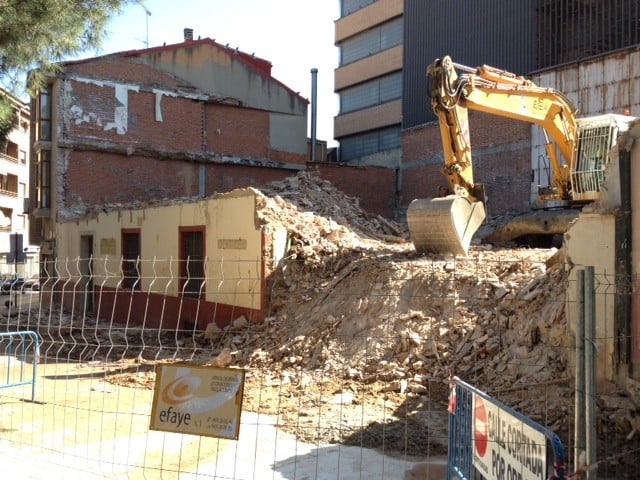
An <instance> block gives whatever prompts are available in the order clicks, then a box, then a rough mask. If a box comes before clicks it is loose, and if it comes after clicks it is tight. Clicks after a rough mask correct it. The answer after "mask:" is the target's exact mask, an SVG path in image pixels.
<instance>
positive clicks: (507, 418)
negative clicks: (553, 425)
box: [472, 393, 547, 480]
mask: <svg viewBox="0 0 640 480" xmlns="http://www.w3.org/2000/svg"><path fill="white" fill-rule="evenodd" d="M472 425H473V427H472V428H473V436H472V443H473V449H472V450H473V466H474V467H475V468H476V469H477V470H478V471H479V472H480V473H481V474H482V476H483V477H484V478H486V479H488V480H538V479H539V480H545V478H546V475H547V473H546V472H547V465H546V448H547V442H546V438H545V436H544V434H543V433H541V432H539V431H537V430H535V429H534V428H532V427H530V426H529V425H527V424H526V423H524V422H523V421H521V420H519V419H518V418H516V417H514V416H513V415H511V414H509V413H508V412H506V411H505V410H504V409H501V408H500V407H498V406H497V405H496V404H494V403H493V402H491V401H490V400H488V399H486V398H483V397H481V396H480V395H477V394H475V393H474V394H473V424H472Z"/></svg>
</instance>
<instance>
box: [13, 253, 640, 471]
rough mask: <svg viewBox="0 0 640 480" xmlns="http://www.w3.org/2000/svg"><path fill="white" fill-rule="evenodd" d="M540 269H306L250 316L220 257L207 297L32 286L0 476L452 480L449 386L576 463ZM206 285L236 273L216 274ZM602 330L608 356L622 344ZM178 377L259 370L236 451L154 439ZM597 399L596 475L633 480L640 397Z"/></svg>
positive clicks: (563, 333) (68, 265) (563, 374)
mask: <svg viewBox="0 0 640 480" xmlns="http://www.w3.org/2000/svg"><path fill="white" fill-rule="evenodd" d="M543 258H545V256H536V255H532V253H531V252H524V253H523V254H522V255H520V254H513V253H510V254H506V255H504V256H503V257H500V256H499V255H493V256H490V255H489V252H487V253H486V254H485V255H484V256H483V255H482V254H480V255H478V256H475V257H473V258H468V259H459V260H448V261H446V260H428V259H418V260H416V259H413V261H411V262H408V261H406V259H404V258H403V257H402V256H395V257H394V256H393V255H389V257H388V258H384V257H378V258H377V259H376V261H374V262H372V261H371V259H366V258H361V259H350V261H348V262H342V263H341V261H340V260H339V259H335V260H334V263H333V264H332V265H331V268H329V265H328V264H327V263H326V262H325V264H324V265H322V264H319V265H315V266H314V267H313V268H311V269H309V268H307V267H305V266H304V265H302V264H300V263H298V264H296V263H295V262H294V263H290V264H288V266H287V268H286V269H279V270H277V271H275V272H274V273H273V274H272V275H271V277H270V278H269V279H268V281H265V282H264V283H262V284H263V285H264V288H265V292H264V293H265V294H264V301H261V302H258V304H255V303H254V304H252V305H253V306H254V307H255V305H258V306H257V307H255V308H253V307H252V308H248V307H247V305H249V303H247V301H246V297H247V296H250V297H251V296H255V295H257V293H256V285H260V284H261V280H260V279H259V278H257V277H256V276H255V273H251V274H246V273H243V272H247V271H248V269H247V268H246V265H243V264H235V265H234V264H233V262H230V264H229V265H227V267H228V268H225V269H218V270H216V269H214V268H213V267H209V266H207V265H208V261H207V265H205V268H204V272H205V274H204V275H205V276H204V278H200V280H199V281H200V282H201V287H202V288H199V289H198V292H204V293H203V294H202V295H200V294H198V295H196V296H195V297H193V296H188V295H185V294H184V293H185V292H184V289H183V290H180V288H176V290H175V291H176V294H172V293H171V289H170V288H169V285H172V284H175V285H176V286H184V285H190V286H193V284H194V283H193V282H189V281H185V278H184V277H181V274H180V272H181V271H188V270H185V269H182V270H181V268H180V266H179V265H178V264H176V265H175V268H172V269H167V270H163V272H166V271H168V272H170V273H169V274H166V273H163V274H162V275H157V274H156V273H154V274H153V275H152V276H148V275H147V276H145V277H142V278H140V279H139V281H140V288H136V287H135V286H134V285H135V283H136V282H132V283H131V282H130V283H127V286H126V287H124V286H123V285H124V284H125V282H123V278H124V275H123V273H122V270H120V271H118V269H110V268H106V269H105V271H111V272H112V275H113V276H114V277H117V278H119V280H118V281H117V282H115V283H114V284H110V285H114V286H113V288H106V285H107V283H108V282H106V283H105V281H104V279H103V278H99V277H97V276H92V275H91V273H89V275H86V274H78V273H76V272H83V271H84V272H86V271H87V270H86V269H85V268H84V266H86V265H87V264H88V263H92V264H96V263H98V262H109V260H108V259H100V258H92V259H85V260H84V261H83V260H82V259H74V260H66V259H65V260H64V261H58V262H55V264H53V265H52V266H53V267H54V268H50V269H46V268H45V269H44V270H45V271H47V272H50V276H49V277H47V276H42V277H41V278H40V279H39V280H40V281H39V288H37V287H36V288H34V287H33V286H31V287H29V288H23V289H20V290H16V291H13V292H11V291H3V293H4V295H3V296H2V297H1V298H2V299H3V300H4V301H3V302H2V304H3V305H0V333H4V332H19V331H33V332H36V334H37V338H38V340H39V348H38V349H36V348H35V347H34V348H31V347H32V345H33V343H34V342H33V341H28V342H27V348H26V353H25V354H20V355H18V354H17V353H16V352H17V351H18V350H16V349H15V348H13V349H11V348H9V347H8V345H13V347H16V346H17V345H18V344H19V343H20V341H19V340H18V341H16V340H12V341H7V342H3V341H2V338H0V348H1V349H2V350H1V351H0V361H1V362H2V363H0V366H5V365H9V366H8V367H7V370H6V371H4V372H5V373H6V372H9V373H7V374H6V375H7V376H6V378H4V377H3V378H0V382H3V383H0V385H2V386H3V387H4V388H0V457H2V458H3V462H2V464H3V467H2V470H3V472H9V473H12V474H15V476H16V478H47V479H54V478H68V477H69V476H70V475H71V476H72V478H77V477H78V476H81V477H82V478H180V479H183V478H216V479H245V478H250V479H263V478H274V479H302V478H316V479H325V478H327V479H329V478H331V479H334V478H335V479H352V478H381V479H382V478H384V479H410V478H444V475H445V473H444V472H445V471H446V465H445V463H446V453H447V422H448V413H447V400H448V399H447V396H448V392H449V379H450V376H451V375H457V376H459V377H461V378H463V379H464V380H465V381H466V382H468V383H470V384H473V385H475V386H476V387H477V388H479V389H481V390H483V391H485V392H487V393H489V394H490V395H492V396H494V397H495V398H496V399H498V400H500V401H501V402H503V403H504V404H506V405H509V406H510V407H512V408H514V409H516V410H518V411H520V412H521V413H523V414H524V415H526V416H528V417H530V418H531V419H532V420H534V421H536V422H538V423H540V424H541V425H543V426H545V427H547V428H549V429H551V430H553V431H555V432H556V433H557V434H558V435H559V436H560V437H561V439H562V441H563V443H564V444H565V447H566V449H567V452H568V456H569V461H570V462H571V461H572V456H573V450H572V449H573V441H572V437H573V431H574V418H575V415H574V397H573V379H572V374H571V369H570V368H569V365H570V363H571V359H572V357H573V355H574V353H573V350H574V338H573V335H574V333H573V332H572V331H571V328H570V327H569V326H568V325H567V314H569V313H571V311H572V309H573V308H574V307H575V305H574V303H573V302H575V301H574V300H573V299H572V297H571V296H567V292H568V291H569V290H570V289H572V288H575V285H574V284H573V283H572V280H571V278H570V276H569V275H568V272H567V269H566V268H565V266H564V265H562V264H556V265H547V264H545V262H544V261H543V260H541V259H543ZM142 261H146V262H150V263H154V262H155V263H156V264H160V263H163V262H165V263H167V264H169V263H171V262H173V261H172V260H170V259H169V260H162V261H160V260H158V259H149V260H142ZM216 262H217V263H219V261H216ZM120 263H121V262H120V261H117V262H116V264H120ZM83 265H84V266H83ZM159 270H160V269H158V268H156V269H155V270H154V269H148V268H144V269H140V270H139V271H140V272H149V271H152V272H158V271H159ZM213 271H217V272H221V271H224V272H226V273H225V274H224V275H223V276H221V275H219V274H216V275H215V276H213V277H207V272H213ZM251 271H252V272H255V271H256V269H252V270H251ZM89 272H91V269H90V270H89ZM172 272H173V273H172ZM327 272H329V273H328V274H327ZM223 277H224V278H223ZM596 279H597V284H598V292H599V295H600V296H599V297H598V298H599V300H598V301H599V302H600V303H605V304H606V303H607V302H614V301H615V298H614V297H615V296H616V295H619V294H620V292H621V291H624V292H626V293H624V294H625V295H627V296H631V295H632V294H631V289H630V288H629V289H626V290H625V289H622V288H620V287H619V288H616V285H620V279H616V278H614V277H613V276H611V275H607V274H605V273H602V272H597V275H596ZM186 280H189V279H186ZM628 283H629V284H630V283H631V282H630V280H629V281H628ZM573 298H575V297H573ZM604 311H610V309H609V310H608V309H606V308H605V310H604ZM122 312H124V313H122ZM194 312H195V313H194ZM203 312H204V313H203ZM203 315H204V316H203ZM207 316H208V317H207ZM203 318H204V320H203ZM207 318H209V319H211V320H212V321H207V320H206V319H207ZM214 318H215V319H216V321H217V324H215V323H214V322H213V319H214ZM598 321H599V322H604V321H605V319H602V318H601V319H598ZM598 332H599V334H600V336H599V337H598V339H597V342H598V344H599V346H598V348H599V350H600V351H607V349H608V348H609V347H608V346H607V345H608V343H610V342H614V343H615V341H616V340H619V339H616V337H615V335H614V334H613V333H612V332H609V331H603V330H599V331H598ZM34 361H37V371H36V373H35V374H34V375H35V386H34V385H32V384H30V383H28V382H27V383H25V384H20V383H21V382H18V381H16V380H15V378H16V377H15V374H16V370H15V369H21V370H22V371H25V372H27V373H29V372H31V370H30V368H31V367H32V366H33V364H34ZM176 362H180V363H185V364H191V365H218V366H232V367H238V368H242V369H244V370H245V371H246V378H245V387H244V395H243V401H242V414H241V418H240V433H239V438H238V440H228V439H220V438H211V437H205V436H199V435H185V434H179V433H171V432H160V431H155V430H150V428H149V425H150V415H151V408H152V398H153V386H154V382H155V378H156V372H157V369H158V368H159V367H160V366H161V365H166V364H174V363H176ZM0 374H2V371H0ZM28 379H29V378H28V377H27V380H28ZM5 380H6V381H5ZM33 387H34V392H35V395H34V400H33V401H32V399H31V389H32V388H33ZM599 388H600V389H599V390H598V397H597V404H598V435H599V437H598V438H599V441H598V459H599V463H598V466H597V468H598V472H599V474H600V478H636V468H637V467H636V463H637V461H638V459H640V453H639V452H640V443H639V442H640V440H639V437H640V435H638V433H636V430H635V425H636V423H634V422H637V420H636V418H640V413H639V411H638V408H639V407H638V404H637V403H635V402H636V401H637V399H636V398H634V397H633V396H632V395H630V393H629V392H630V391H631V392H632V391H633V389H630V388H627V389H626V390H625V389H622V388H620V387H618V386H616V384H615V383H614V382H612V381H608V382H607V381H603V382H602V386H600V385H599ZM573 467H575V465H570V466H569V468H568V469H567V470H568V471H569V472H572V471H574V470H575V468H573Z"/></svg>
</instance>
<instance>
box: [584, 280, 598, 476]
mask: <svg viewBox="0 0 640 480" xmlns="http://www.w3.org/2000/svg"><path fill="white" fill-rule="evenodd" d="M584 283H585V296H584V311H585V318H584V324H585V328H584V331H585V356H584V361H585V373H586V375H585V407H586V408H585V417H586V421H587V423H586V447H587V465H594V464H595V463H596V461H597V452H596V447H597V445H596V441H597V436H596V359H595V356H596V343H595V342H596V335H595V333H596V328H595V325H596V305H595V304H596V302H595V300H596V292H595V280H594V268H593V267H587V268H586V271H585V282H584ZM597 473H598V472H597V469H590V470H589V471H588V472H587V480H595V479H596V478H597Z"/></svg>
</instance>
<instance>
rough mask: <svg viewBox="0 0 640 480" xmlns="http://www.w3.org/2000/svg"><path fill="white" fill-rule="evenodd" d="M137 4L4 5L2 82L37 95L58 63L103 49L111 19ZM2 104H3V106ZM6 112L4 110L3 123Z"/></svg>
mask: <svg viewBox="0 0 640 480" xmlns="http://www.w3.org/2000/svg"><path fill="white" fill-rule="evenodd" d="M132 1H133V0H0V79H1V80H2V83H3V84H4V86H5V87H6V88H7V89H8V90H9V91H11V92H13V93H15V92H17V91H19V90H21V89H24V88H25V78H26V77H25V75H26V73H27V72H29V71H32V74H31V75H30V77H29V85H28V86H27V87H28V88H27V91H28V92H29V93H33V91H34V90H37V88H38V87H39V86H41V85H42V81H43V78H44V77H43V72H51V71H55V69H56V68H57V67H56V62H60V61H63V60H65V59H68V58H70V57H72V56H74V55H77V54H78V53H81V52H83V51H86V50H88V49H91V48H97V47H99V46H100V44H101V42H102V40H103V38H104V36H105V33H106V32H105V27H106V24H107V22H108V20H109V18H110V17H111V16H112V15H113V14H115V13H117V12H118V11H119V10H120V9H121V8H122V6H124V5H125V4H126V3H131V2H132ZM2 101H3V100H2V99H0V102H2ZM6 111H7V108H0V123H1V122H2V121H3V120H2V117H1V116H2V115H3V113H4V114H5V115H6Z"/></svg>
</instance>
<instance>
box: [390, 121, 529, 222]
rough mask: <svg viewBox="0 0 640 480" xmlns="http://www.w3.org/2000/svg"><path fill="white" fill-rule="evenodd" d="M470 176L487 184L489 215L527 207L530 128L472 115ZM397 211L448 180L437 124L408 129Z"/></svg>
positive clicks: (523, 123) (403, 146)
mask: <svg viewBox="0 0 640 480" xmlns="http://www.w3.org/2000/svg"><path fill="white" fill-rule="evenodd" d="M469 124H470V132H471V149H472V157H473V162H474V164H473V176H474V181H475V182H476V183H483V184H484V185H485V191H486V195H487V197H488V204H487V208H488V211H489V214H490V215H499V214H503V213H505V212H507V211H518V212H520V211H524V210H527V209H529V197H530V188H531V159H530V155H531V153H530V136H531V126H530V125H529V124H528V123H525V122H519V121H516V120H510V119H507V118H502V117H497V116H495V115H487V114H483V113H480V112H470V116H469ZM402 149H403V158H402V166H403V168H402V173H401V179H400V184H401V187H400V205H401V207H400V208H401V209H403V208H404V209H406V206H407V205H408V204H409V203H410V202H411V200H413V199H414V198H430V197H433V196H435V195H437V191H438V187H439V186H446V184H447V182H446V180H445V178H444V176H443V175H442V173H441V172H440V170H441V168H442V143H441V140H440V130H439V127H438V125H437V124H435V123H433V124H427V125H424V126H422V127H416V128H414V129H411V130H407V131H406V132H404V134H403V138H402Z"/></svg>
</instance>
